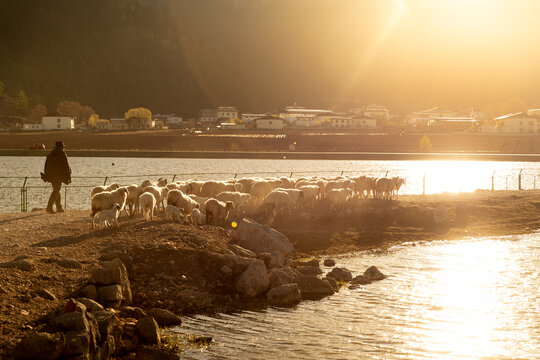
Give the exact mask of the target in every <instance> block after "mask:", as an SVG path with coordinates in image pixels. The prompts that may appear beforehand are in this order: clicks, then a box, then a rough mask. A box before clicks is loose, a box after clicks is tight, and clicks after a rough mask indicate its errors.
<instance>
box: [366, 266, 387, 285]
mask: <svg viewBox="0 0 540 360" xmlns="http://www.w3.org/2000/svg"><path fill="white" fill-rule="evenodd" d="M364 275H365V276H366V277H367V278H368V279H369V280H370V281H376V280H383V279H385V278H386V275H384V274H383V273H382V272H380V271H379V269H377V268H376V267H375V266H370V267H369V268H368V269H367V270H366V271H364Z"/></svg>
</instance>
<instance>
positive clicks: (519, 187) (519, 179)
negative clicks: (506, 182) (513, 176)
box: [518, 169, 523, 190]
mask: <svg viewBox="0 0 540 360" xmlns="http://www.w3.org/2000/svg"><path fill="white" fill-rule="evenodd" d="M522 171H523V169H520V170H519V175H518V190H521V172H522Z"/></svg>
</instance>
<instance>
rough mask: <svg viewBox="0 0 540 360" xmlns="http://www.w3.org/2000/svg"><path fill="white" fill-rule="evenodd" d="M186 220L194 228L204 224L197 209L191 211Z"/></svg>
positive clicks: (203, 217) (202, 216)
mask: <svg viewBox="0 0 540 360" xmlns="http://www.w3.org/2000/svg"><path fill="white" fill-rule="evenodd" d="M188 218H189V222H191V223H192V224H193V225H195V226H197V225H201V224H204V222H205V216H204V214H203V213H202V212H201V211H200V210H199V209H193V210H191V214H189V216H188Z"/></svg>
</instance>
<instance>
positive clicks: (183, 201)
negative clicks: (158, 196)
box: [167, 190, 199, 216]
mask: <svg viewBox="0 0 540 360" xmlns="http://www.w3.org/2000/svg"><path fill="white" fill-rule="evenodd" d="M167 204H169V205H174V206H176V207H177V208H181V209H184V210H183V214H184V216H187V215H189V214H191V211H192V210H193V209H198V208H199V203H198V202H196V201H195V200H193V199H192V198H190V197H189V196H187V195H186V194H184V193H183V192H182V191H180V190H171V191H169V193H168V194H167Z"/></svg>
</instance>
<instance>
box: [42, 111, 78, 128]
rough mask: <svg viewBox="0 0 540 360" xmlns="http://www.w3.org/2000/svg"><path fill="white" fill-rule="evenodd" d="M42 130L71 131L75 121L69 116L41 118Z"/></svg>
mask: <svg viewBox="0 0 540 360" xmlns="http://www.w3.org/2000/svg"><path fill="white" fill-rule="evenodd" d="M41 124H42V125H43V130H73V129H75V119H74V118H72V117H69V116H54V115H53V116H44V117H42V118H41Z"/></svg>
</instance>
